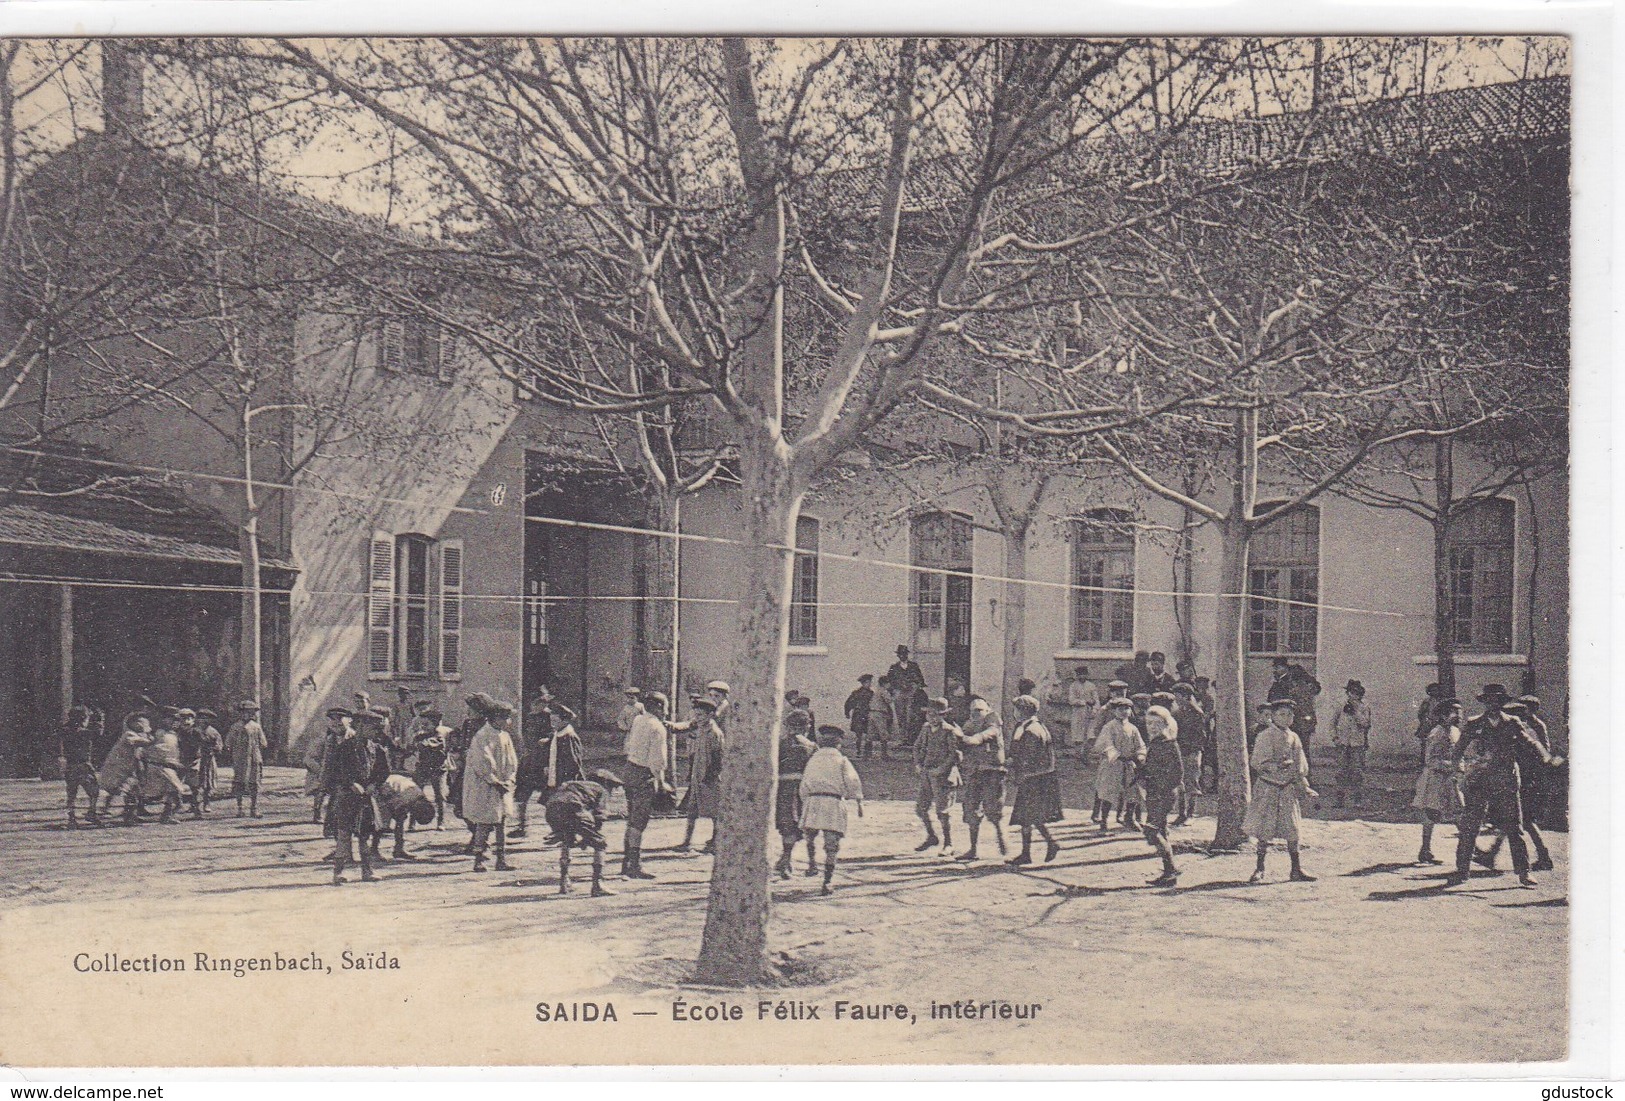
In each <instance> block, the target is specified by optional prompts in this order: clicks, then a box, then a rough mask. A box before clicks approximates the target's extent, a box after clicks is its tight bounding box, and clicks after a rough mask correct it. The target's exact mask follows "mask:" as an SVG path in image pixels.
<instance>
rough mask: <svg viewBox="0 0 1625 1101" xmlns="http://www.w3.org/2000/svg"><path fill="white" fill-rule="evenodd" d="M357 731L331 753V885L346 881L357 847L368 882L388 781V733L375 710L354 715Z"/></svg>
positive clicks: (362, 873) (362, 874)
mask: <svg viewBox="0 0 1625 1101" xmlns="http://www.w3.org/2000/svg"><path fill="white" fill-rule="evenodd" d="M356 720H357V723H358V725H359V729H358V730H357V732H356V734H355V736H354V737H350V738H346V739H345V740H344V741H343V742H341V743H340V744H339V747H338V749H337V750H336V751H335V752H334V754H333V770H332V771H333V776H332V783H333V791H334V802H333V809H332V811H331V812H330V814H331V817H332V820H333V832H334V836H335V838H336V839H337V840H338V845H337V847H336V848H335V849H334V854H333V886H335V887H337V886H339V885H340V884H342V883H344V882H345V878H344V869H345V866H346V865H347V864H349V862H350V853H351V849H352V847H353V846H355V847H359V849H360V856H361V878H362V880H363V882H371V881H372V880H373V879H374V878H375V877H374V875H373V872H372V844H371V841H372V835H373V833H374V832H376V831H377V829H378V805H377V803H376V802H375V800H376V797H377V794H378V789H379V788H380V787H381V786H382V785H383V783H384V781H385V780H387V779H388V778H389V755H388V753H387V752H386V750H385V743H386V742H387V740H388V732H387V731H386V730H385V728H384V720H383V717H382V716H381V715H379V714H378V713H377V712H375V711H364V712H362V713H361V714H360V715H357V716H356Z"/></svg>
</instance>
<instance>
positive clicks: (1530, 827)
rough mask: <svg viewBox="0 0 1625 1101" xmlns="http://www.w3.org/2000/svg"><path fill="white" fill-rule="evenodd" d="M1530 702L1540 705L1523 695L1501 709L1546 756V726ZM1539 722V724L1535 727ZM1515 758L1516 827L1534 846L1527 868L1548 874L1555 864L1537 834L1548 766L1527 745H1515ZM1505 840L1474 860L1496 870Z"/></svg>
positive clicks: (1497, 839)
mask: <svg viewBox="0 0 1625 1101" xmlns="http://www.w3.org/2000/svg"><path fill="white" fill-rule="evenodd" d="M1530 700H1533V701H1534V703H1535V706H1536V707H1538V706H1540V700H1539V698H1538V697H1535V696H1523V697H1521V698H1519V699H1516V700H1512V701H1510V702H1508V703H1506V704H1504V705H1503V706H1502V710H1504V711H1505V712H1506V713H1507V714H1509V715H1512V716H1514V717H1515V718H1517V719H1518V721H1519V722H1521V723H1523V724H1524V726H1526V727H1527V728H1528V729H1529V733H1530V735H1531V736H1532V737H1533V738H1534V741H1535V742H1537V743H1539V744H1540V746H1541V747H1542V748H1544V749H1545V750H1546V751H1547V752H1548V753H1550V752H1551V749H1552V746H1551V742H1550V741H1549V737H1550V736H1549V735H1548V733H1547V731H1546V724H1545V723H1542V722H1539V720H1538V719H1536V718H1535V716H1534V715H1533V714H1532V713H1531V712H1530V708H1529V701H1530ZM1537 723H1538V725H1537ZM1516 756H1517V758H1518V814H1519V824H1520V825H1521V827H1522V829H1523V832H1524V833H1526V834H1528V835H1529V840H1530V842H1532V843H1533V844H1534V847H1535V860H1534V863H1532V864H1530V865H1529V870H1530V871H1532V872H1549V871H1551V870H1552V869H1553V868H1554V867H1556V865H1554V864H1553V863H1552V854H1551V851H1550V850H1548V849H1547V848H1546V839H1545V838H1544V837H1542V836H1541V835H1540V826H1539V824H1538V823H1539V819H1540V815H1541V812H1542V811H1543V809H1544V805H1543V804H1544V800H1545V798H1546V792H1547V790H1548V789H1549V788H1550V787H1551V784H1550V779H1549V778H1550V776H1551V775H1552V772H1553V768H1552V766H1551V765H1549V764H1547V763H1546V762H1544V761H1541V760H1539V759H1538V758H1537V757H1535V755H1534V753H1533V752H1532V750H1531V747H1530V745H1529V743H1528V742H1524V741H1520V742H1518V743H1517V754H1516ZM1506 838H1507V835H1506V834H1505V833H1498V834H1496V836H1495V840H1493V841H1491V842H1490V847H1489V848H1488V849H1485V850H1483V851H1481V852H1476V853H1474V854H1473V861H1474V863H1476V864H1479V865H1481V866H1482V867H1485V868H1488V869H1490V870H1491V871H1494V870H1495V858H1496V857H1497V856H1499V855H1500V853H1501V844H1502V842H1504V841H1505V840H1506Z"/></svg>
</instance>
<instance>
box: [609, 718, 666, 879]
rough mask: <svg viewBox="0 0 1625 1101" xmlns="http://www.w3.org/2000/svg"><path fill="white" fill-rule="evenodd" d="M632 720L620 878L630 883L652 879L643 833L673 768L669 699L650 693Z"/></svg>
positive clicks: (627, 762) (627, 755)
mask: <svg viewBox="0 0 1625 1101" xmlns="http://www.w3.org/2000/svg"><path fill="white" fill-rule="evenodd" d="M642 701H643V702H642V708H641V709H640V710H639V712H638V714H637V715H636V716H634V718H633V720H632V729H631V731H630V732H629V733H628V734H627V736H626V750H625V752H626V770H625V771H624V772H623V773H622V774H621V775H622V777H623V779H624V780H625V782H626V840H625V842H624V848H623V849H622V854H621V874H622V875H624V876H626V877H627V878H628V879H653V878H654V874H653V873H652V872H646V871H644V870H643V831H644V830H646V829H648V828H649V819H650V817H651V816H652V815H653V814H654V802H655V795H656V794H657V793H658V792H660V791H664V790H667V784H666V770H667V769H668V768H670V767H671V755H670V754H671V750H670V748H669V746H670V743H669V741H668V732H667V730H666V723H665V715H666V696H665V693H663V692H649V693H647V694H645V695H644V696H643V697H642Z"/></svg>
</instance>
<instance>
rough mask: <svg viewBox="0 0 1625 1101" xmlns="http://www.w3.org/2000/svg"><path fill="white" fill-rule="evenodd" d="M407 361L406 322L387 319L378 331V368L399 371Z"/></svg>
mask: <svg viewBox="0 0 1625 1101" xmlns="http://www.w3.org/2000/svg"><path fill="white" fill-rule="evenodd" d="M405 363H406V323H405V322H404V321H386V322H384V324H383V326H382V328H381V329H380V330H379V333H378V368H379V370H381V371H399V370H400V369H401V368H402V366H403V365H404V364H405Z"/></svg>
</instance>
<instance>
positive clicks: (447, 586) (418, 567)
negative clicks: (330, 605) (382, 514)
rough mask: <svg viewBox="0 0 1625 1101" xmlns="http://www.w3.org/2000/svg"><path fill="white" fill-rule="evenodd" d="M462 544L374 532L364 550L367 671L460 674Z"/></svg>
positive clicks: (450, 677)
mask: <svg viewBox="0 0 1625 1101" xmlns="http://www.w3.org/2000/svg"><path fill="white" fill-rule="evenodd" d="M462 650H463V543H462V540H460V539H441V540H435V539H430V538H429V537H428V536H426V535H418V534H406V535H391V534H390V533H388V532H374V533H373V536H372V540H371V543H370V544H369V546H368V551H367V672H368V673H369V674H371V675H373V676H391V675H393V676H418V677H421V676H428V675H429V674H430V673H438V674H439V675H440V676H441V677H443V678H446V679H456V678H458V677H460V676H461V675H462V662H463V653H462Z"/></svg>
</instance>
